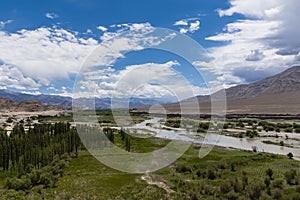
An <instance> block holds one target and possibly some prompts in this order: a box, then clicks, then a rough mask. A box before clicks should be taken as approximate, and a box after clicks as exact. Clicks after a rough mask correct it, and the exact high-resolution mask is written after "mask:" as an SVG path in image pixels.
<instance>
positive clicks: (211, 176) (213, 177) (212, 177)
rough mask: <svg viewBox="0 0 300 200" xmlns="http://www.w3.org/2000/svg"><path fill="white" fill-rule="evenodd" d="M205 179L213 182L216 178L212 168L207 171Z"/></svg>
mask: <svg viewBox="0 0 300 200" xmlns="http://www.w3.org/2000/svg"><path fill="white" fill-rule="evenodd" d="M207 178H208V179H210V180H214V179H215V178H217V175H216V171H215V169H213V168H208V169H207Z"/></svg>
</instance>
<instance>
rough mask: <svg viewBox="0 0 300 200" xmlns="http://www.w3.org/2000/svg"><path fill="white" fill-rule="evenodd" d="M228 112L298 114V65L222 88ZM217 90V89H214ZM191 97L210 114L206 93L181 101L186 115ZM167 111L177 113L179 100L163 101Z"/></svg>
mask: <svg viewBox="0 0 300 200" xmlns="http://www.w3.org/2000/svg"><path fill="white" fill-rule="evenodd" d="M225 91H226V98H227V113H228V114H300V66H294V67H291V68H289V69H287V70H285V71H283V72H281V73H279V74H277V75H274V76H271V77H268V78H265V79H263V80H260V81H257V82H254V83H250V84H244V85H238V86H235V87H231V88H228V89H226V90H225ZM217 93H218V92H217ZM195 100H197V101H198V104H199V106H200V110H201V113H202V114H210V112H211V109H210V108H211V104H210V96H208V95H207V96H197V97H196V98H195V97H193V98H190V99H186V100H183V101H182V102H181V105H184V106H185V107H186V108H188V107H189V106H190V108H189V109H188V110H190V111H191V112H190V114H198V113H194V112H193V110H194V109H193V108H192V106H193V105H194V103H193V102H195ZM164 107H165V109H166V110H167V112H168V113H170V114H176V113H180V112H181V111H180V106H179V103H174V104H165V105H164ZM135 109H136V110H137V111H142V112H147V111H148V109H149V108H148V107H137V108H135Z"/></svg>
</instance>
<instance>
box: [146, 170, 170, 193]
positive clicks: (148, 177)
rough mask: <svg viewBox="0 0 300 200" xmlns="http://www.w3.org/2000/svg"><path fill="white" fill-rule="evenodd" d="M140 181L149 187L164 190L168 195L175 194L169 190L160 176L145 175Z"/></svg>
mask: <svg viewBox="0 0 300 200" xmlns="http://www.w3.org/2000/svg"><path fill="white" fill-rule="evenodd" d="M141 179H142V180H144V181H146V182H147V183H148V184H149V185H156V186H157V187H159V188H162V189H164V190H165V191H166V192H167V193H168V194H170V193H173V192H175V191H174V190H171V189H170V187H169V186H168V185H167V183H166V181H165V180H164V179H163V178H162V177H160V176H157V175H156V176H153V175H150V174H145V175H143V176H142V177H141ZM155 179H156V180H155Z"/></svg>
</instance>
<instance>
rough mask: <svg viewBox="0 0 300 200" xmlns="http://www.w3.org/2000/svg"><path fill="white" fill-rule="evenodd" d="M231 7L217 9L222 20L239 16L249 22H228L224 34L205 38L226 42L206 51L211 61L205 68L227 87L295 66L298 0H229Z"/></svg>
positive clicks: (299, 32) (299, 42)
mask: <svg viewBox="0 0 300 200" xmlns="http://www.w3.org/2000/svg"><path fill="white" fill-rule="evenodd" d="M230 5H231V6H230V7H229V8H228V9H226V10H218V12H219V15H220V16H221V17H226V16H231V15H233V14H235V13H238V14H241V15H244V16H245V17H247V18H248V19H243V20H237V21H235V22H232V23H229V24H227V25H226V27H225V28H224V30H223V32H221V33H219V34H216V35H214V36H210V37H207V38H206V39H207V40H211V41H220V42H226V43H225V44H224V45H223V46H220V47H213V48H210V49H209V50H208V51H209V52H210V55H211V56H212V57H213V60H212V63H210V64H208V66H206V67H209V69H210V70H212V71H215V72H217V73H218V74H220V80H222V81H225V82H227V85H235V84H240V83H245V82H249V81H255V80H258V79H260V78H263V76H260V74H263V75H264V77H265V76H269V75H273V74H275V73H278V72H280V71H282V70H284V69H285V68H287V67H289V66H291V65H293V64H295V62H296V57H297V54H298V55H299V52H300V38H299V35H300V28H299V27H298V26H295V24H296V21H297V20H298V12H299V9H300V4H299V2H298V1H296V0H291V1H281V0H261V1H252V0H231V1H230ZM202 64H203V63H202ZM241 69H243V70H241ZM255 73H256V74H258V75H257V77H256V79H255V77H254V76H253V74H255Z"/></svg>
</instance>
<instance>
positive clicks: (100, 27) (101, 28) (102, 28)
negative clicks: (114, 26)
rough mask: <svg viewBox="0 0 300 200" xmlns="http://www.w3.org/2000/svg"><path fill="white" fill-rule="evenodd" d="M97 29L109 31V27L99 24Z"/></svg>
mask: <svg viewBox="0 0 300 200" xmlns="http://www.w3.org/2000/svg"><path fill="white" fill-rule="evenodd" d="M97 29H98V30H100V31H103V32H106V31H107V28H106V27H105V26H98V27H97Z"/></svg>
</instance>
